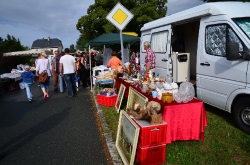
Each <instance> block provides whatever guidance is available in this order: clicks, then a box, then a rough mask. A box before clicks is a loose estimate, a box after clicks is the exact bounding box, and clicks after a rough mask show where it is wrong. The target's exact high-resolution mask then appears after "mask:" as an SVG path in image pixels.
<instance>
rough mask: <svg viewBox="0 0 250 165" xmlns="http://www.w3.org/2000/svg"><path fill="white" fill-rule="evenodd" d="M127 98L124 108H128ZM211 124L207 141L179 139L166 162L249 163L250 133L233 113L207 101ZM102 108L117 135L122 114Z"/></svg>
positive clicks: (190, 164) (169, 147)
mask: <svg viewBox="0 0 250 165" xmlns="http://www.w3.org/2000/svg"><path fill="white" fill-rule="evenodd" d="M125 106H126V102H125V101H123V103H122V106H121V107H122V108H121V109H124V110H125ZM205 109H206V114H207V119H208V126H207V127H206V128H205V141H204V142H201V141H177V142H173V143H172V144H169V145H167V151H166V163H165V164H166V165H183V164H184V165H194V164H205V165H210V164H211V165H217V164H218V165H247V164H250V155H249V154H250V147H249V146H250V136H249V135H247V134H245V133H243V132H242V131H240V130H239V129H238V128H236V127H235V125H234V122H233V119H232V117H231V114H229V113H227V112H224V111H221V110H218V109H216V108H214V107H211V106H209V105H205ZM102 110H103V113H104V116H105V119H106V122H107V124H108V126H109V129H110V130H109V131H110V132H111V133H112V136H113V139H114V141H115V139H116V133H117V127H118V120H119V114H118V113H117V112H116V110H115V108H114V107H104V106H102Z"/></svg>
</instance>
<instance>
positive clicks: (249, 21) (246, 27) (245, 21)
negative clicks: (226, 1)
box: [233, 17, 250, 39]
mask: <svg viewBox="0 0 250 165" xmlns="http://www.w3.org/2000/svg"><path fill="white" fill-rule="evenodd" d="M233 20H234V22H235V23H236V24H237V25H238V26H239V27H240V28H241V30H242V31H243V32H244V33H245V34H246V35H247V36H248V38H249V39H250V17H246V18H234V19H233Z"/></svg>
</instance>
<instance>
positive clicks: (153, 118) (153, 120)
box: [127, 101, 162, 125]
mask: <svg viewBox="0 0 250 165" xmlns="http://www.w3.org/2000/svg"><path fill="white" fill-rule="evenodd" d="M160 110H161V105H160V104H159V103H157V102H155V101H150V102H148V104H147V108H146V109H142V108H141V107H140V104H139V103H138V102H135V104H134V107H133V109H131V108H128V109H127V113H128V114H129V115H130V117H131V118H134V119H136V120H147V121H148V122H149V123H150V124H151V125H155V124H162V115H161V113H159V112H160Z"/></svg>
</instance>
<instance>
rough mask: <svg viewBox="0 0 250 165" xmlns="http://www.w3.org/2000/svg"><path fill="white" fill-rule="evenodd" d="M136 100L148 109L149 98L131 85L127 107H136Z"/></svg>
mask: <svg viewBox="0 0 250 165" xmlns="http://www.w3.org/2000/svg"><path fill="white" fill-rule="evenodd" d="M135 102H138V103H139V104H140V107H141V108H142V109H146V107H147V102H148V98H147V97H146V96H144V95H142V94H141V93H139V92H138V91H136V90H135V89H134V88H133V87H129V93H128V101H127V106H126V109H128V108H130V109H134V107H133V106H134V105H135Z"/></svg>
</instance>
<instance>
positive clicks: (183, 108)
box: [115, 78, 208, 144]
mask: <svg viewBox="0 0 250 165" xmlns="http://www.w3.org/2000/svg"><path fill="white" fill-rule="evenodd" d="M121 84H123V85H125V86H126V90H125V92H124V95H125V97H128V92H129V87H133V88H134V89H136V90H137V91H138V92H140V93H141V94H143V95H144V96H146V97H147V98H148V100H149V101H156V102H158V103H160V104H161V107H162V111H163V113H162V117H163V120H164V121H165V122H167V124H168V126H167V143H168V144H169V143H171V142H172V141H177V140H202V141H204V131H205V127H206V126H207V125H208V122H207V116H206V111H205V108H204V105H203V102H202V101H200V100H198V99H193V100H192V101H190V102H188V103H177V102H175V101H173V102H172V103H170V104H166V103H163V102H162V101H161V100H158V99H157V98H153V97H152V96H150V95H148V94H147V93H142V92H141V89H140V88H136V87H135V86H132V85H131V84H130V83H127V82H125V81H124V80H123V79H121V78H116V83H115V88H117V89H119V88H120V85H121Z"/></svg>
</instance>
